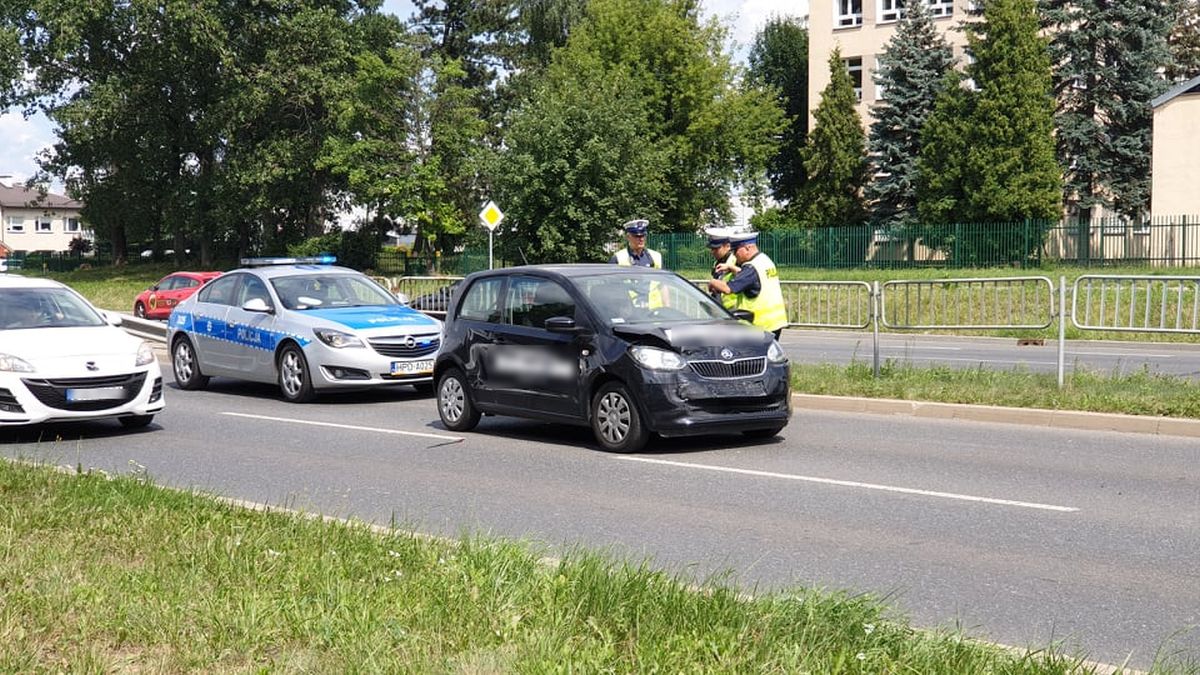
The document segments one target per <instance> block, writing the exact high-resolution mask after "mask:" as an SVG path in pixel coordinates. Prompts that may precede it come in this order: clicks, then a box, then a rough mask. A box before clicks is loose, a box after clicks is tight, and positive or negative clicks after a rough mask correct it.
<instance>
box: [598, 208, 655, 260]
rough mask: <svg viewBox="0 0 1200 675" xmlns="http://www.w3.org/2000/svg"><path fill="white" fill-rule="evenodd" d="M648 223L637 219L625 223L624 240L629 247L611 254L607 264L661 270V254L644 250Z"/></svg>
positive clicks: (648, 227)
mask: <svg viewBox="0 0 1200 675" xmlns="http://www.w3.org/2000/svg"><path fill="white" fill-rule="evenodd" d="M649 229H650V221H648V220H644V219H639V220H631V221H629V222H628V223H625V238H626V239H627V240H629V245H628V246H626V247H625V248H623V249H621V250H620V251H617V252H616V253H614V254H613V256H612V257H611V258H609V259H608V262H609V263H610V264H613V265H625V266H626V267H629V266H631V265H632V266H637V267H653V268H655V269H662V266H663V264H662V254H661V253H659V252H658V251H653V250H651V249H648V248H646V232H647V230H649Z"/></svg>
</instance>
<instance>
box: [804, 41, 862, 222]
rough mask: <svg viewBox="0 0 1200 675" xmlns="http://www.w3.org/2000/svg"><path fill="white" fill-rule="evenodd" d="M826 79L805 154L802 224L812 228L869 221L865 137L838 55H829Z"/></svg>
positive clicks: (836, 53) (844, 65) (840, 58)
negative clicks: (866, 192)
mask: <svg viewBox="0 0 1200 675" xmlns="http://www.w3.org/2000/svg"><path fill="white" fill-rule="evenodd" d="M829 75H830V77H829V84H828V85H827V86H826V87H825V89H824V90H823V91H822V92H821V102H820V103H819V104H818V105H817V109H816V111H815V112H814V113H813V118H814V120H815V124H814V125H813V128H812V131H811V132H810V133H809V136H808V146H807V147H806V148H805V153H804V168H805V170H806V171H807V172H808V183H807V185H805V188H804V193H805V200H804V201H805V210H804V213H805V216H804V220H805V222H806V223H807V224H809V225H816V226H832V225H855V224H859V223H862V222H864V221H865V220H866V217H867V209H866V205H865V203H864V201H863V187H864V186H865V184H866V182H867V157H866V134H865V133H863V128H862V119H861V118H860V117H859V116H858V110H857V108H856V107H855V106H856V105H857V100H856V98H855V96H854V86H853V85H852V84H851V82H850V73H849V72H848V71H847V70H846V64H845V63H844V62H843V61H842V52H841V50H840V49H836V48H835V49H834V50H833V53H832V54H830V55H829Z"/></svg>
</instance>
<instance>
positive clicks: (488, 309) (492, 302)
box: [458, 277, 504, 323]
mask: <svg viewBox="0 0 1200 675" xmlns="http://www.w3.org/2000/svg"><path fill="white" fill-rule="evenodd" d="M503 285H504V278H503V277H493V278H491V279H481V280H479V281H476V282H475V283H474V284H472V285H471V288H469V289H467V294H466V295H465V296H464V297H463V301H462V304H461V305H459V307H458V318H460V319H466V320H467V321H486V322H488V323H499V322H500V289H501V287H503Z"/></svg>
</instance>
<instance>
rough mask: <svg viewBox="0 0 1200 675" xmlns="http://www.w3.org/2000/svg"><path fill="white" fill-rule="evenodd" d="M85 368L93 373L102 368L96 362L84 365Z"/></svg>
mask: <svg viewBox="0 0 1200 675" xmlns="http://www.w3.org/2000/svg"><path fill="white" fill-rule="evenodd" d="M83 367H84V368H87V369H88V370H93V371H95V370H100V366H98V365H96V362H95V361H88V362H87V363H85V364H83Z"/></svg>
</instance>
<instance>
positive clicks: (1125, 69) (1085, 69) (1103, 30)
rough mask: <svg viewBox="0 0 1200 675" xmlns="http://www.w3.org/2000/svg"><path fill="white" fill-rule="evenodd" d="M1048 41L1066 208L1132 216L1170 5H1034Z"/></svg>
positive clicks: (1145, 166)
mask: <svg viewBox="0 0 1200 675" xmlns="http://www.w3.org/2000/svg"><path fill="white" fill-rule="evenodd" d="M1041 3H1042V16H1043V24H1044V26H1045V27H1046V28H1048V29H1049V31H1050V33H1051V35H1053V38H1052V39H1051V42H1050V53H1051V57H1052V59H1053V63H1054V68H1055V70H1054V92H1055V96H1056V99H1057V102H1058V111H1057V115H1056V118H1055V122H1056V124H1057V127H1058V135H1057V140H1058V143H1057V144H1058V159H1059V162H1060V163H1061V165H1062V166H1063V168H1064V171H1065V176H1064V189H1065V195H1064V196H1065V197H1066V199H1067V201H1068V203H1073V204H1075V205H1077V206H1078V208H1079V210H1080V212H1081V213H1082V214H1087V213H1090V211H1091V209H1092V207H1094V206H1097V205H1099V206H1105V207H1114V208H1115V209H1116V210H1117V211H1119V212H1121V213H1124V214H1127V215H1131V216H1132V215H1136V214H1138V213H1140V212H1142V211H1144V210H1145V209H1146V208H1147V207H1148V206H1149V201H1150V150H1151V128H1150V125H1151V109H1150V101H1151V100H1152V99H1153V98H1154V97H1155V96H1158V95H1159V94H1161V93H1162V92H1163V91H1165V90H1166V88H1167V82H1166V81H1165V80H1164V78H1163V76H1162V75H1161V74H1160V73H1161V72H1162V71H1163V69H1164V68H1166V67H1167V66H1168V65H1170V63H1171V54H1170V51H1169V49H1168V45H1167V36H1168V35H1169V34H1170V32H1171V28H1172V24H1173V20H1174V18H1175V4H1176V0H1041Z"/></svg>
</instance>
